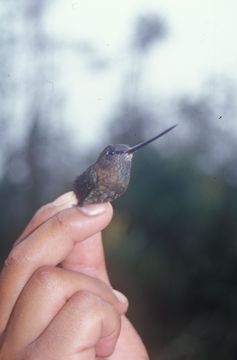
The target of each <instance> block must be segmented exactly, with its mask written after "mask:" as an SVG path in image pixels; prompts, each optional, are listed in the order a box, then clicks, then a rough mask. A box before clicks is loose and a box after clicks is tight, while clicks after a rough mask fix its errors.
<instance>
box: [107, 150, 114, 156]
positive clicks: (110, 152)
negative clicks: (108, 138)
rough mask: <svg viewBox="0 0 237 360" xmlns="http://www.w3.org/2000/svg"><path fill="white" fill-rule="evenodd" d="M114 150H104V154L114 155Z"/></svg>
mask: <svg viewBox="0 0 237 360" xmlns="http://www.w3.org/2000/svg"><path fill="white" fill-rule="evenodd" d="M114 154H115V151H114V150H107V151H106V155H114Z"/></svg>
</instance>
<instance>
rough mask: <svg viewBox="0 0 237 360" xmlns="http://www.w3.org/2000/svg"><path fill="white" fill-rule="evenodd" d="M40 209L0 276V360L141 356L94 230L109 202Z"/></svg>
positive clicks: (104, 220)
mask: <svg viewBox="0 0 237 360" xmlns="http://www.w3.org/2000/svg"><path fill="white" fill-rule="evenodd" d="M75 204H76V198H75V196H74V194H73V193H72V192H70V193H66V194H64V195H62V196H61V197H59V198H58V199H56V201H54V202H53V203H50V204H47V205H45V206H44V207H42V208H41V209H40V210H39V211H38V212H37V213H36V214H35V216H34V217H33V219H32V220H31V221H30V223H29V224H28V226H27V227H26V229H25V230H24V232H23V234H22V235H21V236H20V238H19V239H18V240H17V241H16V243H15V245H14V246H13V249H12V250H11V252H10V254H9V256H8V258H7V259H6V261H5V265H4V267H3V269H2V272H1V274H0V360H56V359H57V360H95V359H96V360H99V359H110V360H123V359H131V360H133V359H134V360H135V359H136V360H148V355H147V352H146V349H145V347H144V345H143V343H142V341H141V339H140V337H139V335H138V334H137V332H136V330H135V329H134V327H133V326H132V324H131V323H130V322H129V320H128V319H127V318H126V316H125V313H126V311H127V308H128V300H127V298H126V297H125V296H124V295H123V294H121V293H120V292H117V291H114V290H113V289H112V286H111V284H110V282H109V278H108V275H107V270H106V265H105V261H104V251H103V244H102V237H101V231H102V230H103V229H104V228H105V227H106V226H107V225H108V224H109V222H110V220H111V218H112V207H111V205H110V204H108V203H107V204H98V205H89V206H85V207H84V208H78V207H76V206H73V205H75Z"/></svg>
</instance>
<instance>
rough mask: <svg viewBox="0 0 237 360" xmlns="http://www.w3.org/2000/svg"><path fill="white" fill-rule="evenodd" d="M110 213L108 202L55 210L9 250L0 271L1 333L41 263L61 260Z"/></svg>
mask: <svg viewBox="0 0 237 360" xmlns="http://www.w3.org/2000/svg"><path fill="white" fill-rule="evenodd" d="M111 217H112V207H111V205H110V204H108V203H106V204H97V205H88V206H86V207H84V208H78V207H74V208H69V209H66V210H63V211H61V212H59V213H57V214H56V215H55V216H53V217H52V218H50V219H49V220H48V221H46V222H45V223H43V224H42V225H41V226H39V227H38V228H37V229H36V230H35V231H33V232H32V233H31V234H30V235H29V236H28V237H27V238H26V239H25V240H24V241H23V242H21V243H19V244H18V245H17V246H15V247H14V248H13V249H12V251H11V252H10V254H9V256H8V258H7V260H6V262H5V266H4V268H3V270H2V273H1V275H0V293H1V297H0V314H1V318H0V333H1V332H2V331H3V330H4V328H5V326H6V323H7V321H8V319H9V316H10V313H11V311H12V309H13V307H14V304H15V302H16V300H17V298H18V296H19V294H20V292H21V291H22V289H23V287H24V286H25V284H26V283H27V281H28V280H29V278H30V277H31V275H32V274H33V273H34V272H35V271H36V270H37V269H38V268H40V267H41V266H45V265H51V266H52V265H57V264H59V263H60V262H62V261H63V259H64V258H65V257H66V256H67V254H68V253H70V251H71V250H72V249H73V247H74V244H75V243H76V242H78V241H82V240H85V239H86V238H88V237H90V236H92V235H93V234H96V233H97V232H99V231H101V230H102V229H104V228H105V227H106V226H107V225H108V223H109V222H110V220H111Z"/></svg>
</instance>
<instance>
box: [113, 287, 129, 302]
mask: <svg viewBox="0 0 237 360" xmlns="http://www.w3.org/2000/svg"><path fill="white" fill-rule="evenodd" d="M113 293H114V295H115V296H116V298H117V299H118V301H119V302H120V303H122V304H127V303H128V299H127V298H126V296H125V295H123V294H122V293H121V292H120V291H118V290H114V289H113Z"/></svg>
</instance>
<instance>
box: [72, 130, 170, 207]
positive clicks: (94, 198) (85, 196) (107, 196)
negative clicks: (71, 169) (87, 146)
mask: <svg viewBox="0 0 237 360" xmlns="http://www.w3.org/2000/svg"><path fill="white" fill-rule="evenodd" d="M176 126H177V124H176V125H173V126H171V127H170V128H168V129H166V130H165V131H163V132H161V133H159V134H158V135H156V136H154V137H152V138H151V139H149V140H146V141H144V142H142V143H139V144H137V145H134V146H129V145H125V144H115V145H108V146H107V147H106V148H105V149H104V150H103V151H102V152H101V154H100V155H99V157H98V159H97V160H96V162H95V163H94V164H92V165H91V166H89V167H88V169H87V170H86V171H84V172H83V173H82V174H81V175H79V176H78V177H77V178H76V180H75V181H74V192H75V194H76V196H77V199H78V205H79V206H83V205H87V204H98V203H104V202H111V201H113V200H115V199H117V198H118V197H120V196H121V195H122V194H123V193H124V192H125V191H126V190H127V187H128V184H129V180H130V174H131V165H132V158H133V154H134V152H135V151H137V150H138V149H141V148H142V147H143V146H146V145H148V144H149V143H151V142H152V141H154V140H156V139H158V138H160V137H161V136H163V135H165V134H167V133H168V132H169V131H171V130H172V129H174V128H175V127H176Z"/></svg>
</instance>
